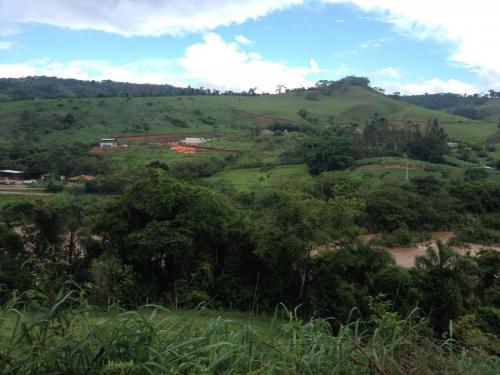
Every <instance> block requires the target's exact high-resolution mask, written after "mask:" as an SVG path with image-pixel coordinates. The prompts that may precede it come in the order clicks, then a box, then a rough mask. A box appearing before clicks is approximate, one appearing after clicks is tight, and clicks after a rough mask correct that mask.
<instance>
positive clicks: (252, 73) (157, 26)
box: [0, 0, 500, 94]
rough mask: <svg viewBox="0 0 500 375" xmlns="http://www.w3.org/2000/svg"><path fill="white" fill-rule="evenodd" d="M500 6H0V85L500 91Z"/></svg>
mask: <svg viewBox="0 0 500 375" xmlns="http://www.w3.org/2000/svg"><path fill="white" fill-rule="evenodd" d="M496 3H497V2H496V1H495V0H476V1H474V2H470V1H468V0H462V1H459V0H455V1H451V0H434V1H430V0H420V1H418V2H417V1H413V0H352V1H347V0H217V1H216V0H141V1H138V0H72V1H67V0H44V1H40V0H0V77H22V76H27V75H50V76H59V77H65V78H69V77H71V78H78V79H96V80H101V79H112V80H119V81H130V82H151V83H170V84H175V85H182V86H185V85H192V86H204V87H210V88H218V89H222V90H226V89H232V90H236V91H240V90H246V89H248V88H251V87H257V89H258V90H259V91H265V92H274V90H275V88H276V86H277V85H278V84H283V85H285V86H287V87H300V86H310V85H313V84H314V82H315V81H317V80H320V79H339V78H342V77H343V76H346V75H359V76H366V77H369V78H370V80H371V81H372V84H373V85H375V86H381V87H384V88H386V89H387V91H388V92H394V91H400V92H402V93H411V94H416V93H424V92H430V93H431V92H445V91H446V92H448V91H451V92H458V93H465V92H468V93H471V92H482V91H485V90H487V89H490V88H495V89H500V53H499V52H498V51H497V50H496V48H491V46H495V45H499V43H500V37H499V36H498V33H496V32H494V30H495V28H496V22H497V20H496V19H495V18H496V17H495V14H500V12H499V11H500V5H496Z"/></svg>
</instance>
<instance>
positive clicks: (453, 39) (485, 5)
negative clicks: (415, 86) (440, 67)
mask: <svg viewBox="0 0 500 375" xmlns="http://www.w3.org/2000/svg"><path fill="white" fill-rule="evenodd" d="M322 1H323V2H329V3H352V4H355V5H357V6H358V7H360V8H361V9H363V10H365V11H367V12H372V13H375V14H377V16H378V17H379V19H383V20H385V22H389V23H391V24H393V25H394V26H395V27H396V29H397V31H399V32H401V33H403V34H405V35H408V36H412V37H415V38H418V39H434V40H437V41H439V42H446V43H451V44H452V45H454V46H455V51H454V52H453V53H452V54H451V55H450V57H449V58H450V60H451V61H453V62H458V63H461V64H463V65H465V66H466V67H468V68H469V69H471V70H473V71H476V72H477V73H479V76H480V77H481V78H482V79H483V82H484V85H485V88H487V87H494V88H497V89H498V88H500V64H499V63H498V62H499V61H500V49H499V48H497V47H496V46H498V45H500V33H499V32H497V31H496V30H497V28H498V15H499V14H500V2H498V1H496V0H475V1H467V0H419V1H415V0H322Z"/></svg>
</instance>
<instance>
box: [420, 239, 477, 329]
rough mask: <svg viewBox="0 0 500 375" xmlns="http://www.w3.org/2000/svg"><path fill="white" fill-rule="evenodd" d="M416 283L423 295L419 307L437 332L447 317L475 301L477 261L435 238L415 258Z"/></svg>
mask: <svg viewBox="0 0 500 375" xmlns="http://www.w3.org/2000/svg"><path fill="white" fill-rule="evenodd" d="M416 267H417V268H416V270H415V271H414V272H415V273H416V275H418V279H417V282H418V283H419V284H420V289H421V290H422V293H423V295H424V297H423V301H422V306H423V307H424V309H425V311H427V312H428V313H429V315H430V320H431V323H432V324H433V326H434V327H435V328H436V329H437V330H438V332H443V331H444V330H445V329H447V328H448V323H449V321H450V320H453V319H455V318H457V317H458V316H460V315H463V314H464V313H465V312H466V311H467V310H468V309H469V308H470V307H471V306H472V305H473V303H474V288H475V280H476V275H477V274H478V267H477V263H476V262H475V261H474V260H472V259H471V258H469V257H464V256H461V255H460V254H458V252H457V251H456V250H455V249H454V248H453V247H452V246H451V245H450V243H443V242H441V241H437V243H436V247H435V248H433V247H429V248H428V249H427V254H426V255H424V256H420V257H417V259H416Z"/></svg>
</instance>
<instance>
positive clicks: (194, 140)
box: [181, 138, 205, 146]
mask: <svg viewBox="0 0 500 375" xmlns="http://www.w3.org/2000/svg"><path fill="white" fill-rule="evenodd" d="M203 142H205V138H186V139H184V140H182V141H181V143H182V144H184V145H186V146H196V145H199V144H200V143H203Z"/></svg>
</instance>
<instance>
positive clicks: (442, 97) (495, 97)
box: [394, 90, 500, 123]
mask: <svg viewBox="0 0 500 375" xmlns="http://www.w3.org/2000/svg"><path fill="white" fill-rule="evenodd" d="M499 95H500V94H499V93H497V92H495V91H493V90H491V91H490V95H489V96H479V95H459V94H452V93H446V94H425V95H409V96H395V97H394V98H395V99H398V100H400V101H402V102H405V103H409V104H414V105H418V106H422V107H425V108H427V109H432V110H436V111H442V112H446V113H450V114H454V115H459V116H463V117H466V118H469V119H472V120H479V121H490V122H495V123H498V122H499V121H500V96H499Z"/></svg>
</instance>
